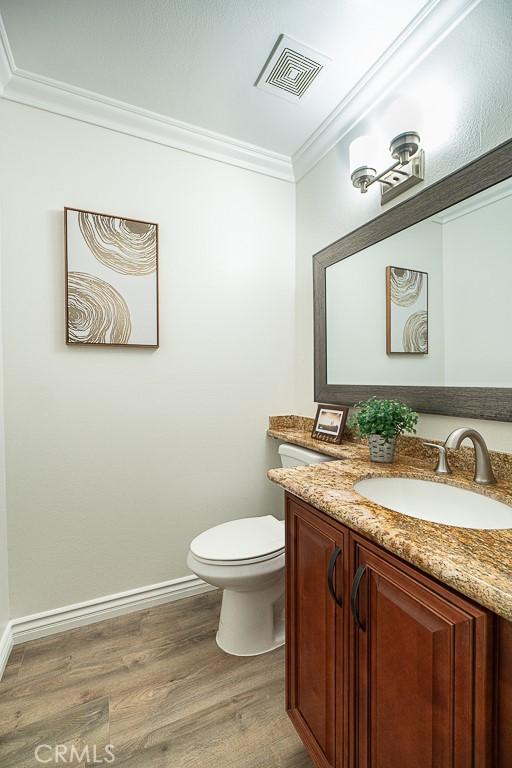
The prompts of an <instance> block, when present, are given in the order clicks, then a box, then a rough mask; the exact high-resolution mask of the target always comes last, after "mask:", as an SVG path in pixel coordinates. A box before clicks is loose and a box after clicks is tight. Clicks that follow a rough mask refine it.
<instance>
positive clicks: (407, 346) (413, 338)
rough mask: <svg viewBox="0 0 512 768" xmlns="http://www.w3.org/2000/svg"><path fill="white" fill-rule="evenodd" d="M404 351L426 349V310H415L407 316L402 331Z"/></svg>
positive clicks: (424, 350)
mask: <svg viewBox="0 0 512 768" xmlns="http://www.w3.org/2000/svg"><path fill="white" fill-rule="evenodd" d="M403 345H404V352H423V353H425V352H427V351H428V317H427V313H426V312H415V313H414V314H413V315H411V316H410V317H408V318H407V322H406V323H405V326H404V333H403Z"/></svg>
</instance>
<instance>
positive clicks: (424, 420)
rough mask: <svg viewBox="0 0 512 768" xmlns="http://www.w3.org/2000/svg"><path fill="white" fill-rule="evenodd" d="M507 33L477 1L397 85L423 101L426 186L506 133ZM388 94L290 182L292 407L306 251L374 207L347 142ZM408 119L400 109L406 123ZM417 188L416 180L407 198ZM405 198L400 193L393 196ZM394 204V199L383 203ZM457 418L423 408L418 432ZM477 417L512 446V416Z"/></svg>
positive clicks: (306, 369) (308, 398)
mask: <svg viewBox="0 0 512 768" xmlns="http://www.w3.org/2000/svg"><path fill="white" fill-rule="evenodd" d="M511 39H512V9H511V6H510V2H509V0H483V2H482V3H481V4H480V5H479V6H478V7H477V8H476V10H474V11H473V12H472V13H471V14H469V16H467V17H466V19H465V20H464V21H463V22H462V23H461V24H460V25H459V26H458V27H457V28H456V29H455V30H454V31H453V32H452V34H451V35H449V36H448V37H447V38H445V40H444V41H442V42H441V43H440V44H439V46H438V47H437V48H435V49H434V51H433V52H431V53H430V55H429V56H428V57H426V58H425V59H424V60H423V62H422V63H421V64H420V65H418V66H417V67H416V69H415V70H414V72H413V73H412V74H410V75H409V76H408V78H407V80H406V81H405V82H404V83H402V85H401V91H403V89H404V87H407V86H409V87H410V88H411V90H412V93H413V95H414V97H415V98H416V99H418V100H419V101H420V102H421V103H422V106H423V110H422V112H423V117H422V120H421V125H419V126H418V128H419V131H420V134H422V137H423V144H424V146H425V148H426V151H427V179H426V184H431V183H433V182H434V181H437V180H438V179H440V178H442V177H444V176H446V175H447V174H449V173H451V172H453V171H454V170H456V169H457V168H460V167H461V166H462V165H464V164H465V163H468V162H469V161H470V160H472V159H474V158H476V157H478V156H479V155H481V154H483V153H484V152H486V151H488V150H489V149H491V148H492V147H494V146H496V145H497V144H499V143H501V142H502V141H506V140H507V139H509V138H510V133H511V128H510V126H511V118H512V88H511V87H510V72H511V71H512V46H511V45H510V40H511ZM395 96H396V95H395ZM391 100H392V97H390V98H389V99H388V100H386V101H383V102H382V103H381V104H380V105H378V106H377V107H376V108H375V109H374V110H373V112H372V113H370V114H369V115H368V116H367V118H366V119H365V120H364V121H362V122H361V123H360V124H359V125H357V126H356V127H355V128H354V129H353V131H352V132H351V133H350V134H349V135H347V136H346V137H344V139H343V140H342V141H340V142H339V143H338V144H337V145H336V146H335V147H334V148H333V149H332V150H331V151H330V152H329V153H328V154H327V155H326V156H325V157H324V158H323V159H322V160H321V161H320V162H319V163H318V165H317V166H316V167H315V168H313V169H312V170H311V171H310V172H309V173H308V174H307V175H306V176H305V177H304V178H303V179H301V180H300V182H299V183H298V185H297V208H296V222H297V269H296V302H297V314H296V339H297V345H296V361H295V378H296V382H297V395H296V410H297V411H298V412H299V413H304V414H308V415H312V414H313V412H314V405H313V402H312V400H313V305H312V269H311V257H312V255H313V254H314V253H315V252H316V251H318V250H320V249H321V248H324V247H325V246H326V245H328V244H329V243H331V242H333V241H334V240H336V239H338V238H340V237H342V236H343V235H345V234H347V233H348V232H350V231H352V230H353V229H355V228H356V227H359V226H361V225H362V224H364V223H365V222H366V221H369V220H370V219H372V218H374V217H375V216H377V215H379V214H380V213H381V212H382V209H381V207H380V203H379V199H378V195H377V194H376V193H377V190H376V189H374V190H372V191H370V192H368V194H367V195H360V194H359V193H358V192H357V191H356V190H355V189H353V187H352V186H351V183H350V170H349V158H348V148H349V145H350V142H351V141H352V140H353V139H354V138H355V137H357V136H360V135H364V134H367V133H372V132H376V131H377V130H378V128H379V126H380V125H381V123H382V120H383V118H384V116H385V114H386V110H387V108H388V107H389V101H391ZM407 120H408V116H407V115H404V127H405V126H406V124H407ZM387 138H388V139H390V138H391V137H390V136H389V137H387ZM422 188H424V186H422V187H420V188H418V187H416V188H414V189H413V190H411V192H410V195H409V196H412V195H413V194H416V193H417V192H418V191H420V190H421V189H422ZM406 197H407V195H403V196H401V197H399V198H398V199H397V200H396V203H400V202H401V201H402V200H404V199H406ZM393 204H395V201H394V202H393V203H390V204H389V205H388V206H387V207H386V209H385V210H388V209H389V207H390V206H391V205H393ZM460 423H464V424H466V423H468V420H467V419H464V420H462V421H461V420H457V419H451V418H446V417H441V416H422V417H421V419H420V422H419V429H418V433H419V434H420V435H422V436H425V437H426V438H430V439H434V438H439V439H442V438H444V437H446V435H447V434H448V431H449V430H450V429H451V428H452V427H453V426H454V425H459V424H460ZM475 425H476V426H477V428H479V429H481V431H482V432H483V433H484V435H485V437H486V439H487V440H488V442H489V444H490V446H491V447H493V448H495V449H496V450H508V451H510V450H512V424H510V423H507V424H498V423H496V422H481V423H480V422H475Z"/></svg>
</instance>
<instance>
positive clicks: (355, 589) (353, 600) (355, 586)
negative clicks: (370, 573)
mask: <svg viewBox="0 0 512 768" xmlns="http://www.w3.org/2000/svg"><path fill="white" fill-rule="evenodd" d="M365 571H366V565H360V566H359V568H358V569H357V571H356V575H355V576H354V581H353V582H352V591H351V593H350V607H351V608H352V614H353V616H354V619H355V620H356V624H357V626H358V627H359V629H362V630H363V632H364V631H365V629H366V627H365V625H364V624H363V622H362V621H361V619H360V618H359V606H358V600H357V598H358V595H359V586H360V584H361V579H362V578H363V576H364V574H365Z"/></svg>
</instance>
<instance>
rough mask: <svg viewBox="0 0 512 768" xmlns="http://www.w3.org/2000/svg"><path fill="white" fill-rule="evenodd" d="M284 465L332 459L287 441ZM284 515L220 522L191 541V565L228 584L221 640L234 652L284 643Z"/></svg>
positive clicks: (207, 577) (209, 578)
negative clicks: (279, 518) (282, 517)
mask: <svg viewBox="0 0 512 768" xmlns="http://www.w3.org/2000/svg"><path fill="white" fill-rule="evenodd" d="M279 455H280V458H281V465H282V466H283V467H298V466H303V465H307V464H318V463H320V462H324V461H332V459H331V457H329V456H324V455H323V454H321V453H316V452H315V451H309V450H306V449H305V448H299V447H298V446H295V445H289V444H287V443H283V444H282V445H280V446H279ZM284 541H285V538H284V521H282V520H277V518H275V517H274V516H273V515H263V516H262V517H246V518H242V519H240V520H230V521H229V522H227V523H222V524H221V525H216V526H215V527H214V528H209V529H208V530H207V531H204V532H203V533H201V534H199V536H196V538H195V539H194V540H193V541H192V543H191V544H190V550H189V553H188V557H187V565H188V567H189V568H190V570H191V571H192V572H193V573H195V574H196V576H199V577H200V578H201V579H203V580H204V581H206V582H207V583H208V584H211V585H212V586H215V587H218V588H220V589H223V590H224V594H223V597H222V608H221V614H220V621H219V628H218V631H217V644H218V646H219V647H220V648H221V649H222V650H223V651H225V652H226V653H230V654H233V655H234V656H256V655H258V654H261V653H267V651H272V650H274V649H275V648H279V646H281V645H283V644H284Z"/></svg>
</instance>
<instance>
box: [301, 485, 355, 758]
mask: <svg viewBox="0 0 512 768" xmlns="http://www.w3.org/2000/svg"><path fill="white" fill-rule="evenodd" d="M287 507H288V509H287V525H286V569H287V592H286V600H287V627H286V631H287V644H286V666H287V686H286V688H287V691H286V697H287V701H286V706H287V710H288V713H289V715H290V718H291V719H292V721H293V723H294V725H295V728H296V729H297V731H298V733H299V735H300V737H301V738H302V741H303V742H304V743H305V744H306V746H307V748H308V750H309V753H310V754H311V756H312V757H313V759H314V760H315V764H316V765H317V766H320V767H321V768H338V767H339V768H345V765H346V763H344V762H343V757H342V756H343V755H345V754H346V752H347V743H346V727H345V723H344V715H343V713H344V712H345V709H346V699H347V694H348V688H347V685H346V677H345V676H346V664H345V656H346V655H347V653H348V648H347V647H346V625H347V622H346V619H347V606H346V601H344V600H342V595H343V594H344V592H345V584H346V572H347V567H346V566H347V564H348V560H347V555H348V532H347V531H346V530H345V529H344V528H342V527H341V526H335V525H332V524H330V523H329V521H328V518H326V517H325V516H320V515H319V514H318V513H317V512H315V511H314V510H312V509H310V508H308V507H307V506H305V505H303V504H302V503H300V502H298V501H296V500H294V499H292V498H288V499H287Z"/></svg>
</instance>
